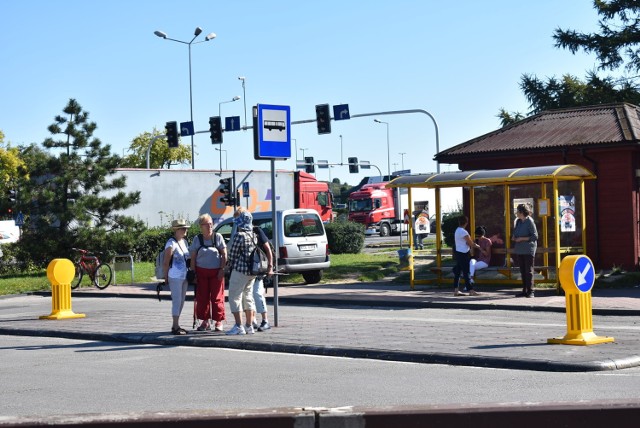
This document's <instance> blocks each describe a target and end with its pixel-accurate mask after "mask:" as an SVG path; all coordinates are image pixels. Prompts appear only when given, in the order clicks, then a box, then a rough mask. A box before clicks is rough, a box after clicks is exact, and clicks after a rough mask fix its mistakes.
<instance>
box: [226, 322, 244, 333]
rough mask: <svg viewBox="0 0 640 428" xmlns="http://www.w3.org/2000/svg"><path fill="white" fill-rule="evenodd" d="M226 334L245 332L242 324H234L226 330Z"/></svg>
mask: <svg viewBox="0 0 640 428" xmlns="http://www.w3.org/2000/svg"><path fill="white" fill-rule="evenodd" d="M227 334H228V335H236V334H247V332H246V331H245V330H244V327H243V326H242V325H238V324H234V325H233V327H232V328H231V330H229V331H228V332H227Z"/></svg>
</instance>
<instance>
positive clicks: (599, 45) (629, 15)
mask: <svg viewBox="0 0 640 428" xmlns="http://www.w3.org/2000/svg"><path fill="white" fill-rule="evenodd" d="M593 7H594V8H595V9H596V11H597V12H598V15H600V16H601V19H600V20H599V21H598V24H599V28H600V30H599V31H598V32H596V33H581V32H577V31H575V30H562V29H560V28H558V29H556V30H555V32H554V34H553V38H554V40H555V41H556V44H555V45H556V47H559V48H563V49H569V51H570V52H571V53H572V54H575V53H576V52H577V51H578V50H580V49H582V50H584V51H585V52H587V53H595V54H596V57H597V58H598V61H599V62H600V66H599V68H600V69H601V70H615V69H617V68H619V67H621V66H622V65H624V67H625V69H627V70H628V71H631V72H638V71H640V55H639V54H640V49H639V48H638V47H637V46H638V43H640V4H639V3H638V1H637V0H610V1H604V0H594V1H593ZM625 57H626V61H625ZM625 62H626V64H625ZM637 77H638V76H634V77H632V79H636V78H637Z"/></svg>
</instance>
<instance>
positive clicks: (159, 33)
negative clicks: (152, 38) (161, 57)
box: [153, 30, 167, 39]
mask: <svg viewBox="0 0 640 428" xmlns="http://www.w3.org/2000/svg"><path fill="white" fill-rule="evenodd" d="M153 34H155V35H156V36H158V37H162V38H163V39H166V38H167V34H166V33H165V32H164V31H158V30H156V31H154V32H153Z"/></svg>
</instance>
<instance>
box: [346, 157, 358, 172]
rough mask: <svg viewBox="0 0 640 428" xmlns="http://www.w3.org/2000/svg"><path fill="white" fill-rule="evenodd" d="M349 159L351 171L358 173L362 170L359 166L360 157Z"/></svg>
mask: <svg viewBox="0 0 640 428" xmlns="http://www.w3.org/2000/svg"><path fill="white" fill-rule="evenodd" d="M348 160H349V172H350V173H352V174H357V173H358V172H359V171H360V168H358V158H348Z"/></svg>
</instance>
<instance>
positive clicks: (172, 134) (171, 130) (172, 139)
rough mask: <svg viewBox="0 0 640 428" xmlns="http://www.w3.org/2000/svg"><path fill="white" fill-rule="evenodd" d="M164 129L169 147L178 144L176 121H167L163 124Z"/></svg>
mask: <svg viewBox="0 0 640 428" xmlns="http://www.w3.org/2000/svg"><path fill="white" fill-rule="evenodd" d="M164 129H165V134H166V135H167V143H168V144H169V147H172V148H175V147H178V146H179V145H180V143H179V142H178V122H167V124H166V125H164Z"/></svg>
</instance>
